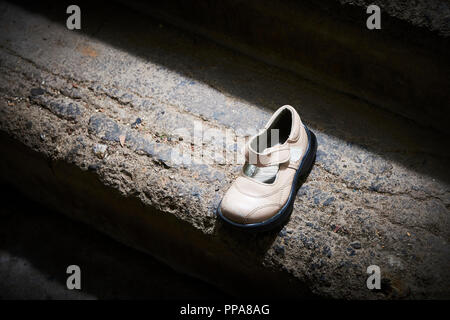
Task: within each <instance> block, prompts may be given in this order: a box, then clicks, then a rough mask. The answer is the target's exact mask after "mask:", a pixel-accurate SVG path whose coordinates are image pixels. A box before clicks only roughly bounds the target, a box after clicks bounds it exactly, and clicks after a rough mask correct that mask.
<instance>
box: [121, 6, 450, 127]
mask: <svg viewBox="0 0 450 320" xmlns="http://www.w3.org/2000/svg"><path fill="white" fill-rule="evenodd" d="M120 2H121V3H123V4H124V5H125V6H130V7H132V8H135V10H136V11H137V12H145V14H147V15H149V16H151V17H153V18H155V19H158V20H161V21H164V22H166V23H168V24H173V25H176V26H179V27H180V28H182V29H187V30H190V31H192V32H193V33H196V34H200V35H202V36H204V37H206V38H208V39H211V40H212V41H214V42H217V43H219V44H221V45H224V46H226V47H229V48H231V49H233V50H236V51H239V52H241V53H243V54H245V55H249V56H251V57H252V58H254V59H255V60H259V61H263V62H265V63H268V64H270V65H274V66H278V67H280V68H283V69H285V70H289V71H291V72H295V73H297V74H298V75H299V76H300V77H302V78H305V79H308V80H310V81H312V82H315V83H318V84H320V86H322V87H329V88H330V89H333V90H336V91H338V92H340V93H346V94H348V95H351V96H355V97H358V98H359V99H363V100H367V101H369V102H370V103H371V104H373V105H375V106H377V107H379V108H383V109H387V110H389V111H393V112H395V113H398V114H400V115H402V116H403V117H407V118H409V119H412V120H414V121H416V122H418V123H419V124H420V125H425V126H430V127H433V128H435V129H438V130H440V131H443V132H446V133H447V134H448V133H450V131H449V126H448V123H449V122H450V112H449V108H448V106H449V104H450V92H449V90H448V87H450V77H449V73H450V60H449V59H448V56H449V53H450V37H449V36H448V32H447V31H448V30H449V21H450V20H449V16H448V13H449V12H450V2H449V1H448V0H434V1H425V0H424V1H402V0H399V1H397V0H389V1H373V2H369V1H339V0H321V1H313V0H299V1H292V0H278V1H275V0H226V1H211V0H200V1H197V0H190V1H189V0H170V1H150V2H149V1H144V0H127V1H120ZM370 3H375V4H378V5H379V6H380V7H381V29H375V30H369V29H368V28H367V26H366V23H367V19H368V17H369V14H367V12H366V10H367V5H368V4H370ZM427 21H430V23H428V22H427ZM430 24H431V25H432V26H431V25H430ZM446 30H447V31H446Z"/></svg>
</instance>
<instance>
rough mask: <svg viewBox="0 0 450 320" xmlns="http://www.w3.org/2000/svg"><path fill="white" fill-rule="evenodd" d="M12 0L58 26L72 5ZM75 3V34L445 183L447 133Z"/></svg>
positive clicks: (157, 25)
mask: <svg viewBox="0 0 450 320" xmlns="http://www.w3.org/2000/svg"><path fill="white" fill-rule="evenodd" d="M14 3H15V4H17V2H14ZM18 3H19V5H21V6H22V7H23V8H25V9H26V10H28V11H32V12H35V13H38V14H40V15H43V16H45V17H47V18H49V19H50V20H52V21H55V22H58V23H60V24H61V25H63V26H65V24H66V18H67V16H68V15H67V14H65V12H66V8H67V6H68V5H69V4H71V3H69V2H66V1H61V2H58V3H54V2H48V1H42V2H41V1H40V2H36V3H32V4H30V3H28V2H27V3H22V4H21V3H20V2H18ZM78 5H79V6H80V7H82V8H83V9H82V19H83V20H82V21H83V22H82V29H81V30H79V31H76V32H82V33H84V34H86V35H89V36H91V37H94V38H96V39H98V40H100V41H102V42H106V43H108V44H110V45H112V46H114V47H117V48H120V49H122V50H125V51H127V52H129V53H131V54H132V55H135V56H138V57H141V58H143V59H145V60H148V61H151V62H153V63H157V64H160V65H162V66H164V67H166V68H169V69H171V70H174V71H176V72H178V73H180V74H183V75H185V76H188V77H190V78H192V79H195V80H197V81H200V82H203V83H206V84H208V85H210V86H212V87H214V88H216V89H218V90H219V91H221V92H224V93H226V94H228V95H231V96H233V97H237V98H240V99H243V100H245V101H248V102H250V103H252V104H255V105H257V106H259V107H261V108H262V109H264V110H266V111H268V112H271V111H272V110H274V109H276V108H278V107H279V106H281V105H283V104H291V105H293V106H295V107H296V108H297V109H298V110H299V111H300V114H301V116H302V118H303V120H304V121H305V123H307V124H308V126H309V127H311V128H312V129H313V130H314V131H315V132H316V133H318V136H319V135H320V134H327V135H330V136H333V137H336V138H339V139H341V140H343V141H344V143H347V144H354V145H358V146H360V147H362V148H365V149H368V150H370V151H372V152H374V153H376V154H378V155H380V156H382V157H384V158H387V159H390V160H393V161H395V162H397V163H400V164H402V165H404V166H406V167H408V168H410V169H413V170H415V171H417V172H420V173H424V174H427V175H430V176H433V177H435V178H437V179H439V180H442V181H445V182H449V181H450V171H449V170H447V165H448V163H449V162H450V150H449V149H448V148H443V147H442V146H445V145H446V144H447V141H448V139H449V137H448V136H447V135H445V134H443V133H440V132H438V131H435V130H433V129H431V128H425V127H422V126H420V125H418V124H417V123H415V122H413V121H411V120H408V119H406V118H403V117H401V116H399V115H396V114H394V113H391V112H389V111H386V110H383V109H382V108H378V107H376V106H374V105H371V104H370V102H367V101H362V100H359V99H358V98H357V97H354V96H348V95H345V94H343V93H341V92H336V91H333V90H331V89H326V88H323V87H321V86H319V85H317V84H315V83H312V82H311V81H308V80H306V79H303V78H302V77H301V76H299V75H296V74H293V73H291V72H289V71H286V70H281V69H278V68H275V67H271V66H268V65H266V64H264V63H261V62H257V61H254V60H252V59H250V58H248V57H246V56H244V55H241V54H236V53H234V52H233V51H231V50H229V49H226V48H223V47H221V46H219V45H217V44H215V43H213V42H211V41H209V40H206V39H204V38H202V37H199V36H197V35H193V34H190V33H187V32H185V31H182V30H179V29H177V28H175V27H171V26H167V25H166V24H162V23H161V22H158V21H155V20H154V19H153V18H150V17H148V16H146V15H144V14H143V13H141V12H137V11H134V10H132V9H130V8H128V7H124V6H123V5H120V4H117V3H110V2H104V1H97V2H93V1H89V2H87V1H79V2H78ZM74 32H75V31H74ZM374 50H376V48H374ZM407 58H408V57H405V59H407ZM443 103H445V102H443ZM224 107H226V106H224ZM224 112H226V110H224ZM319 142H320V141H319ZM320 148H322V150H326V149H327V146H323V145H322V146H321V145H319V149H320Z"/></svg>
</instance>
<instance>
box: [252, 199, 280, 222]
mask: <svg viewBox="0 0 450 320" xmlns="http://www.w3.org/2000/svg"><path fill="white" fill-rule="evenodd" d="M267 207H277V208H278V207H279V204H277V203H269V204H265V205H263V206H259V207H256V208H254V209H253V210H252V211H250V212H249V213H248V214H247V215H246V216H245V217H244V221H245V223H248V218H250V216H252V215H253V214H255V213H256V212H257V211H258V210H260V209H264V208H267Z"/></svg>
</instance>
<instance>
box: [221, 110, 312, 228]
mask: <svg viewBox="0 0 450 320" xmlns="http://www.w3.org/2000/svg"><path fill="white" fill-rule="evenodd" d="M316 150H317V140H316V137H315V135H314V133H313V132H311V131H310V130H309V129H308V128H307V127H306V126H305V125H303V123H302V121H301V119H300V116H299V115H298V113H297V111H296V110H295V109H294V108H293V107H291V106H289V105H285V106H283V107H281V108H279V109H278V110H277V111H276V112H275V113H274V114H273V116H272V117H271V118H270V120H269V122H268V123H267V125H266V126H265V127H264V129H263V130H262V132H261V133H260V134H258V135H256V136H254V137H252V138H251V139H250V140H249V141H248V143H247V144H246V147H245V157H246V163H245V164H244V166H243V168H242V171H241V173H240V175H239V177H238V178H237V179H236V180H235V181H234V182H233V184H232V185H231V187H230V188H229V189H228V191H227V192H226V194H225V196H224V197H223V199H222V201H221V203H220V204H219V207H218V208H217V213H218V215H219V216H220V217H221V218H222V219H223V220H224V221H225V222H227V223H229V224H231V225H233V226H236V227H240V228H244V229H255V230H268V229H272V228H275V227H277V226H279V225H281V224H282V223H284V222H285V221H286V220H287V219H288V218H289V216H290V214H291V212H292V208H293V204H294V199H295V195H296V193H297V191H298V187H299V182H300V181H301V177H302V176H304V175H307V174H308V173H309V171H310V169H311V167H312V165H313V162H314V157H315V154H316Z"/></svg>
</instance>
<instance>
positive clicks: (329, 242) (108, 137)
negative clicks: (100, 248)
mask: <svg viewBox="0 0 450 320" xmlns="http://www.w3.org/2000/svg"><path fill="white" fill-rule="evenodd" d="M90 9H91V11H89V10H86V12H90V14H87V17H86V19H84V20H83V21H84V22H83V27H82V30H81V31H80V32H78V31H77V32H74V31H69V30H67V29H66V27H65V24H64V23H63V22H64V20H61V19H57V17H60V14H61V13H60V12H59V11H57V10H56V9H55V7H46V6H39V8H31V9H30V8H28V9H24V8H22V7H18V6H15V5H12V4H9V3H1V4H0V12H1V18H0V28H1V29H2V30H4V32H3V33H2V34H1V35H0V69H1V73H0V74H1V76H0V106H1V108H0V129H1V132H2V133H1V139H0V140H1V142H0V145H1V148H2V150H3V151H4V152H2V161H1V162H0V177H1V179H2V180H3V181H6V182H8V183H11V184H13V185H15V186H16V187H17V188H19V189H20V190H21V191H23V192H25V193H26V194H28V195H29V196H30V197H32V198H33V199H36V200H38V201H41V202H43V203H45V204H46V205H49V206H52V207H53V208H55V209H56V210H58V211H60V212H63V213H64V214H66V215H68V216H70V217H73V218H74V219H77V220H81V221H84V222H86V223H88V224H91V225H92V226H94V227H95V228H97V229H98V230H100V231H102V232H105V233H107V234H109V235H110V236H112V237H113V238H115V239H117V240H119V241H121V242H123V243H126V244H128V245H130V246H132V247H135V248H138V249H140V250H143V251H145V252H148V253H150V254H152V255H153V256H155V257H157V258H158V259H160V260H162V261H164V262H166V263H167V264H169V265H171V266H172V267H174V268H175V269H177V270H179V271H182V272H185V273H188V274H191V275H194V276H196V277H200V278H202V279H205V280H207V281H208V282H210V283H213V284H214V285H216V286H218V287H220V288H221V289H223V290H224V291H226V292H228V293H230V294H233V295H237V296H247V297H248V296H251V297H253V296H278V297H305V296H306V297H311V296H314V297H337V298H381V299H383V298H423V297H428V298H429V297H436V298H442V297H447V298H448V297H449V294H450V293H449V291H448V288H449V287H450V286H449V284H450V275H449V273H448V262H449V257H450V255H449V253H450V250H449V246H448V241H449V230H450V228H449V225H450V221H449V205H450V188H449V181H450V176H449V172H448V170H447V165H448V159H449V150H448V149H447V148H443V147H442V146H444V145H445V144H446V141H447V139H448V137H447V136H446V135H442V134H440V133H439V132H436V131H434V130H430V129H427V128H425V127H421V126H418V125H417V124H415V123H414V122H411V121H408V120H406V119H405V118H403V117H398V116H396V115H395V114H393V113H391V112H387V111H385V110H382V109H380V108H376V107H373V106H372V105H371V104H368V103H367V102H365V101H364V100H360V99H355V98H354V97H349V96H348V95H346V94H342V93H339V92H336V91H335V90H330V89H328V88H327V87H322V86H319V85H316V84H314V83H311V82H310V81H306V80H303V79H302V78H299V77H298V76H296V75H295V74H292V73H289V72H286V71H283V70H282V69H278V68H275V67H271V66H268V65H265V64H263V63H261V62H258V61H255V60H253V59H251V58H249V57H246V56H242V55H240V54H237V53H235V52H233V51H230V50H228V49H226V48H223V47H221V46H219V45H217V44H214V43H212V42H209V41H207V40H205V39H203V38H200V37H197V36H195V35H191V34H188V33H185V32H183V31H180V30H178V29H176V28H173V27H169V26H166V25H161V23H159V22H155V21H152V20H149V19H148V17H147V16H145V15H139V14H137V13H136V12H134V11H128V10H127V9H126V8H123V7H121V6H118V7H116V8H115V10H110V11H108V12H105V11H103V12H102V11H100V10H97V11H94V9H95V7H92V8H90ZM36 10H38V11H36ZM120 19H122V20H120ZM118 21H126V23H118ZM282 104H291V105H293V106H295V107H296V108H297V109H298V111H299V112H300V114H301V116H302V118H303V120H304V122H305V123H306V124H307V125H308V126H309V127H310V128H311V129H312V130H313V131H314V132H315V133H316V135H317V138H318V144H319V146H318V153H317V159H316V164H315V166H314V168H313V170H312V172H311V174H310V175H309V177H308V179H307V180H306V181H305V183H304V184H303V186H302V187H301V189H300V191H299V193H298V195H297V200H296V204H295V207H294V211H293V214H292V217H291V219H290V221H289V222H288V224H287V225H286V226H285V227H284V228H283V229H281V230H277V231H275V232H271V233H267V234H260V235H257V234H246V233H242V232H238V231H236V230H230V229H229V228H227V227H226V226H224V225H223V224H222V223H220V221H218V220H217V219H216V217H215V215H214V210H215V208H216V206H217V204H218V203H219V201H220V199H221V197H222V196H223V194H224V192H225V191H226V189H227V187H228V186H229V184H230V183H231V182H232V181H233V179H234V178H235V177H236V174H237V170H238V169H239V164H238V163H236V161H232V160H233V158H230V157H229V156H228V155H229V154H231V155H232V156H233V157H237V156H239V154H236V153H237V152H236V151H239V150H240V148H239V141H242V139H243V138H244V137H245V136H246V135H248V134H251V133H254V132H255V130H256V129H258V128H260V127H261V126H262V125H263V124H264V123H265V122H266V121H267V119H268V118H269V117H270V115H271V113H272V112H273V109H274V108H276V107H278V106H280V105H282ZM138 119H140V120H138ZM200 127H201V128H202V129H203V131H201V133H200V134H199V132H200V130H199V128H200ZM211 132H215V134H214V135H211ZM205 133H209V134H205ZM227 135H228V136H229V135H231V136H232V137H233V139H231V140H230V139H228V140H227V139H226V137H227ZM201 146H202V148H203V149H201V148H200V147H201ZM105 147H106V150H105ZM220 148H225V150H223V149H220ZM199 150H203V153H199V152H198V151H199ZM215 150H222V151H223V152H221V153H220V154H221V155H222V157H220V156H217V153H214V151H215ZM191 152H192V153H191ZM190 154H193V155H194V157H193V158H190V157H187V156H189V155H190ZM179 155H187V156H186V157H184V158H183V157H179ZM211 155H216V156H214V157H213V156H211ZM190 160H191V161H190ZM374 264H375V265H378V266H380V268H381V271H382V278H383V279H384V280H383V289H382V290H381V291H376V292H374V291H371V290H368V289H367V286H366V279H367V276H368V275H367V274H366V268H367V267H368V266H370V265H374Z"/></svg>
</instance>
